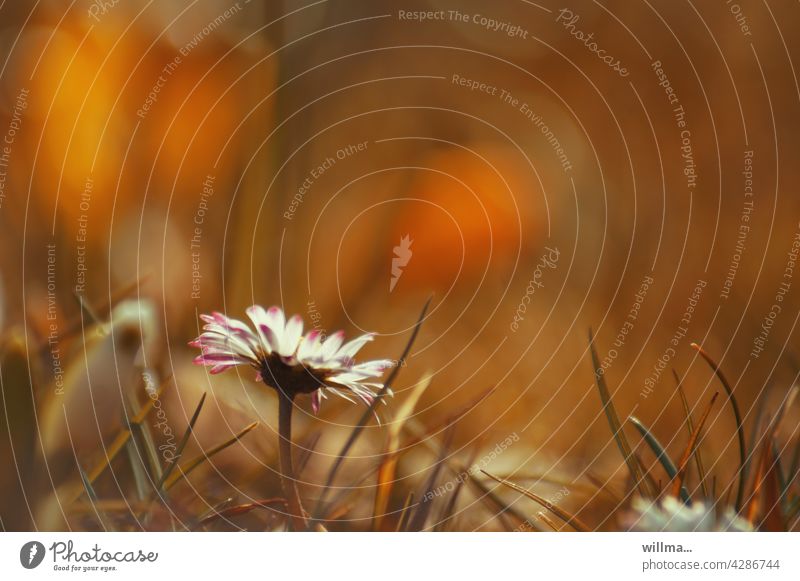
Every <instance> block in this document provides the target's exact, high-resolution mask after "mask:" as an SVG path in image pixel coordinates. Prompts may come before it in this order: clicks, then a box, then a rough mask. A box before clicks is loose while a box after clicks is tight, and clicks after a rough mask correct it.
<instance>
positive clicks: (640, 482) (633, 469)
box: [589, 329, 655, 498]
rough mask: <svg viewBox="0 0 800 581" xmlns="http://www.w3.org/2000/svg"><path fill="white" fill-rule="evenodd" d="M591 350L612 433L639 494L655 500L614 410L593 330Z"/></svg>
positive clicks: (590, 331)
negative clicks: (595, 344)
mask: <svg viewBox="0 0 800 581" xmlns="http://www.w3.org/2000/svg"><path fill="white" fill-rule="evenodd" d="M589 350H590V352H591V354H592V369H593V371H594V378H595V382H596V383H597V390H598V391H599V392H600V401H601V402H602V404H603V411H604V412H605V414H606V418H607V419H608V425H609V427H610V428H611V433H612V434H613V435H614V440H616V442H617V447H618V448H619V451H620V453H621V454H622V457H623V458H624V460H625V463H626V464H627V466H628V471H629V472H630V473H631V476H632V477H633V481H634V483H635V485H636V487H637V488H638V489H639V493H640V494H642V495H643V496H646V497H650V498H653V497H654V496H655V494H654V493H653V491H652V490H648V488H649V485H648V484H647V481H646V480H645V478H644V471H643V470H642V467H641V465H640V464H639V462H638V460H637V459H636V457H635V456H634V455H633V449H632V448H631V445H630V443H629V442H628V438H627V437H626V436H625V432H624V431H623V430H622V424H621V423H620V421H619V416H618V415H617V410H616V409H615V408H614V402H613V401H611V393H610V392H609V391H608V386H607V385H606V379H605V374H604V373H603V372H602V369H601V367H600V358H599V357H598V356H597V349H595V346H594V336H593V335H592V330H591V329H589Z"/></svg>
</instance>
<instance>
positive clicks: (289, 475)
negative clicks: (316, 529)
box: [276, 389, 308, 531]
mask: <svg viewBox="0 0 800 581" xmlns="http://www.w3.org/2000/svg"><path fill="white" fill-rule="evenodd" d="M276 391H277V392H278V455H279V457H280V466H281V483H282V484H283V495H284V496H285V497H286V503H287V506H288V508H289V515H290V522H291V525H292V527H291V528H292V530H295V531H306V530H308V524H307V523H306V517H305V513H304V512H303V505H302V504H301V503H300V493H299V492H298V490H297V481H296V480H295V478H294V468H292V410H293V409H294V397H293V396H290V395H288V394H286V393H284V391H283V390H282V389H277V390H276Z"/></svg>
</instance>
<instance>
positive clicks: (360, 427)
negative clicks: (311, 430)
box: [312, 296, 433, 520]
mask: <svg viewBox="0 0 800 581" xmlns="http://www.w3.org/2000/svg"><path fill="white" fill-rule="evenodd" d="M432 300H433V296H431V297H430V298H428V300H427V301H426V302H425V305H424V306H423V307H422V312H421V313H420V314H419V319H417V322H416V324H415V325H414V330H413V331H412V332H411V337H409V339H408V343H406V346H405V349H403V354H402V355H401V356H400V358H399V359H398V360H397V365H395V366H394V368H392V371H391V373H390V374H389V377H388V378H387V379H386V382H385V383H384V384H383V387H382V388H381V389H380V391H379V392H378V394H377V395H376V396H375V399H374V400H373V401H372V403H371V404H370V405H369V406H368V407H367V409H366V410H364V413H363V414H361V418H360V419H359V421H358V423H357V424H356V425H355V427H354V428H353V431H352V432H350V436H349V437H348V438H347V441H346V442H345V444H344V446H342V449H341V451H340V452H339V455H338V456H337V458H336V460H335V461H334V463H333V466H332V467H331V470H330V472H329V473H328V478H327V479H326V481H325V486H324V488H323V489H322V494H320V497H319V500H318V501H317V505H316V507H315V509H314V513H313V515H312V520H315V519H317V518H318V517H319V514H320V512H321V510H322V505H323V503H324V502H325V498H326V497H327V493H328V490H329V489H330V487H331V484H333V480H334V478H336V474H337V473H338V472H339V468H341V466H342V462H344V459H345V458H346V457H347V454H348V453H349V452H350V448H352V447H353V444H355V442H356V440H357V439H358V437H359V436H360V435H361V432H363V431H364V428H365V427H366V425H367V422H368V421H369V419H370V417H372V414H373V413H374V411H375V407H376V406H377V405H378V402H379V401H381V400H382V399H383V397H384V396H385V395H386V392H388V391H389V390H390V389H391V387H392V383H394V380H395V379H396V378H397V374H398V373H400V368H401V367H402V366H403V363H404V362H405V360H406V358H407V357H408V355H409V353H410V352H411V347H412V346H413V345H414V341H415V340H416V338H417V335H418V334H419V330H420V327H421V326H422V321H423V320H424V319H425V314H426V313H427V312H428V307H430V304H431V301H432Z"/></svg>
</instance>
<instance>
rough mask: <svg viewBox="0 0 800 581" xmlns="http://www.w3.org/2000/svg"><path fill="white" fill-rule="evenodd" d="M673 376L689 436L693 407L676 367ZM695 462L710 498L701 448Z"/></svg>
mask: <svg viewBox="0 0 800 581" xmlns="http://www.w3.org/2000/svg"><path fill="white" fill-rule="evenodd" d="M672 377H674V378H675V384H676V385H677V386H678V395H679V396H680V398H681V405H682V406H683V413H684V414H686V429H687V430H688V432H689V437H691V436H692V433H694V420H693V419H692V409H691V407H690V406H689V400H688V399H686V392H685V391H684V390H683V382H681V380H680V378H679V377H678V372H677V371H675V370H674V369H673V370H672ZM694 463H695V465H696V466H697V477H698V479H699V480H700V490H702V492H703V498H710V496H709V495H708V493H709V490H708V485H707V484H706V469H705V465H704V464H703V455H702V454H701V453H700V449H699V448H698V449H696V450H695V452H694Z"/></svg>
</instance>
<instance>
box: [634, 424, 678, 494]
mask: <svg viewBox="0 0 800 581" xmlns="http://www.w3.org/2000/svg"><path fill="white" fill-rule="evenodd" d="M628 420H629V421H630V422H631V423H632V424H633V425H634V426H635V427H636V429H637V430H638V431H639V433H640V434H641V435H642V438H644V441H645V442H646V443H647V445H648V446H650V449H651V450H652V451H653V454H655V456H656V460H658V462H659V464H661V466H662V467H663V468H664V470H665V471H666V473H667V476H669V478H670V480H672V479H674V478H675V477H676V476H677V475H678V468H677V467H676V466H675V463H674V462H673V461H672V459H671V458H670V457H669V455H668V454H667V451H666V450H665V449H664V446H662V445H661V442H659V441H658V438H656V437H655V435H654V434H653V432H652V431H650V429H648V428H647V426H645V425H644V424H643V423H642V422H641V421H640V420H639V419H638V418H636V417H634V416H630V417H628ZM659 488H660V487H659ZM680 495H681V500H683V502H685V503H687V504H688V503H689V502H691V499H690V498H689V491H688V490H686V489H685V488H683V487H681V488H680Z"/></svg>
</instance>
